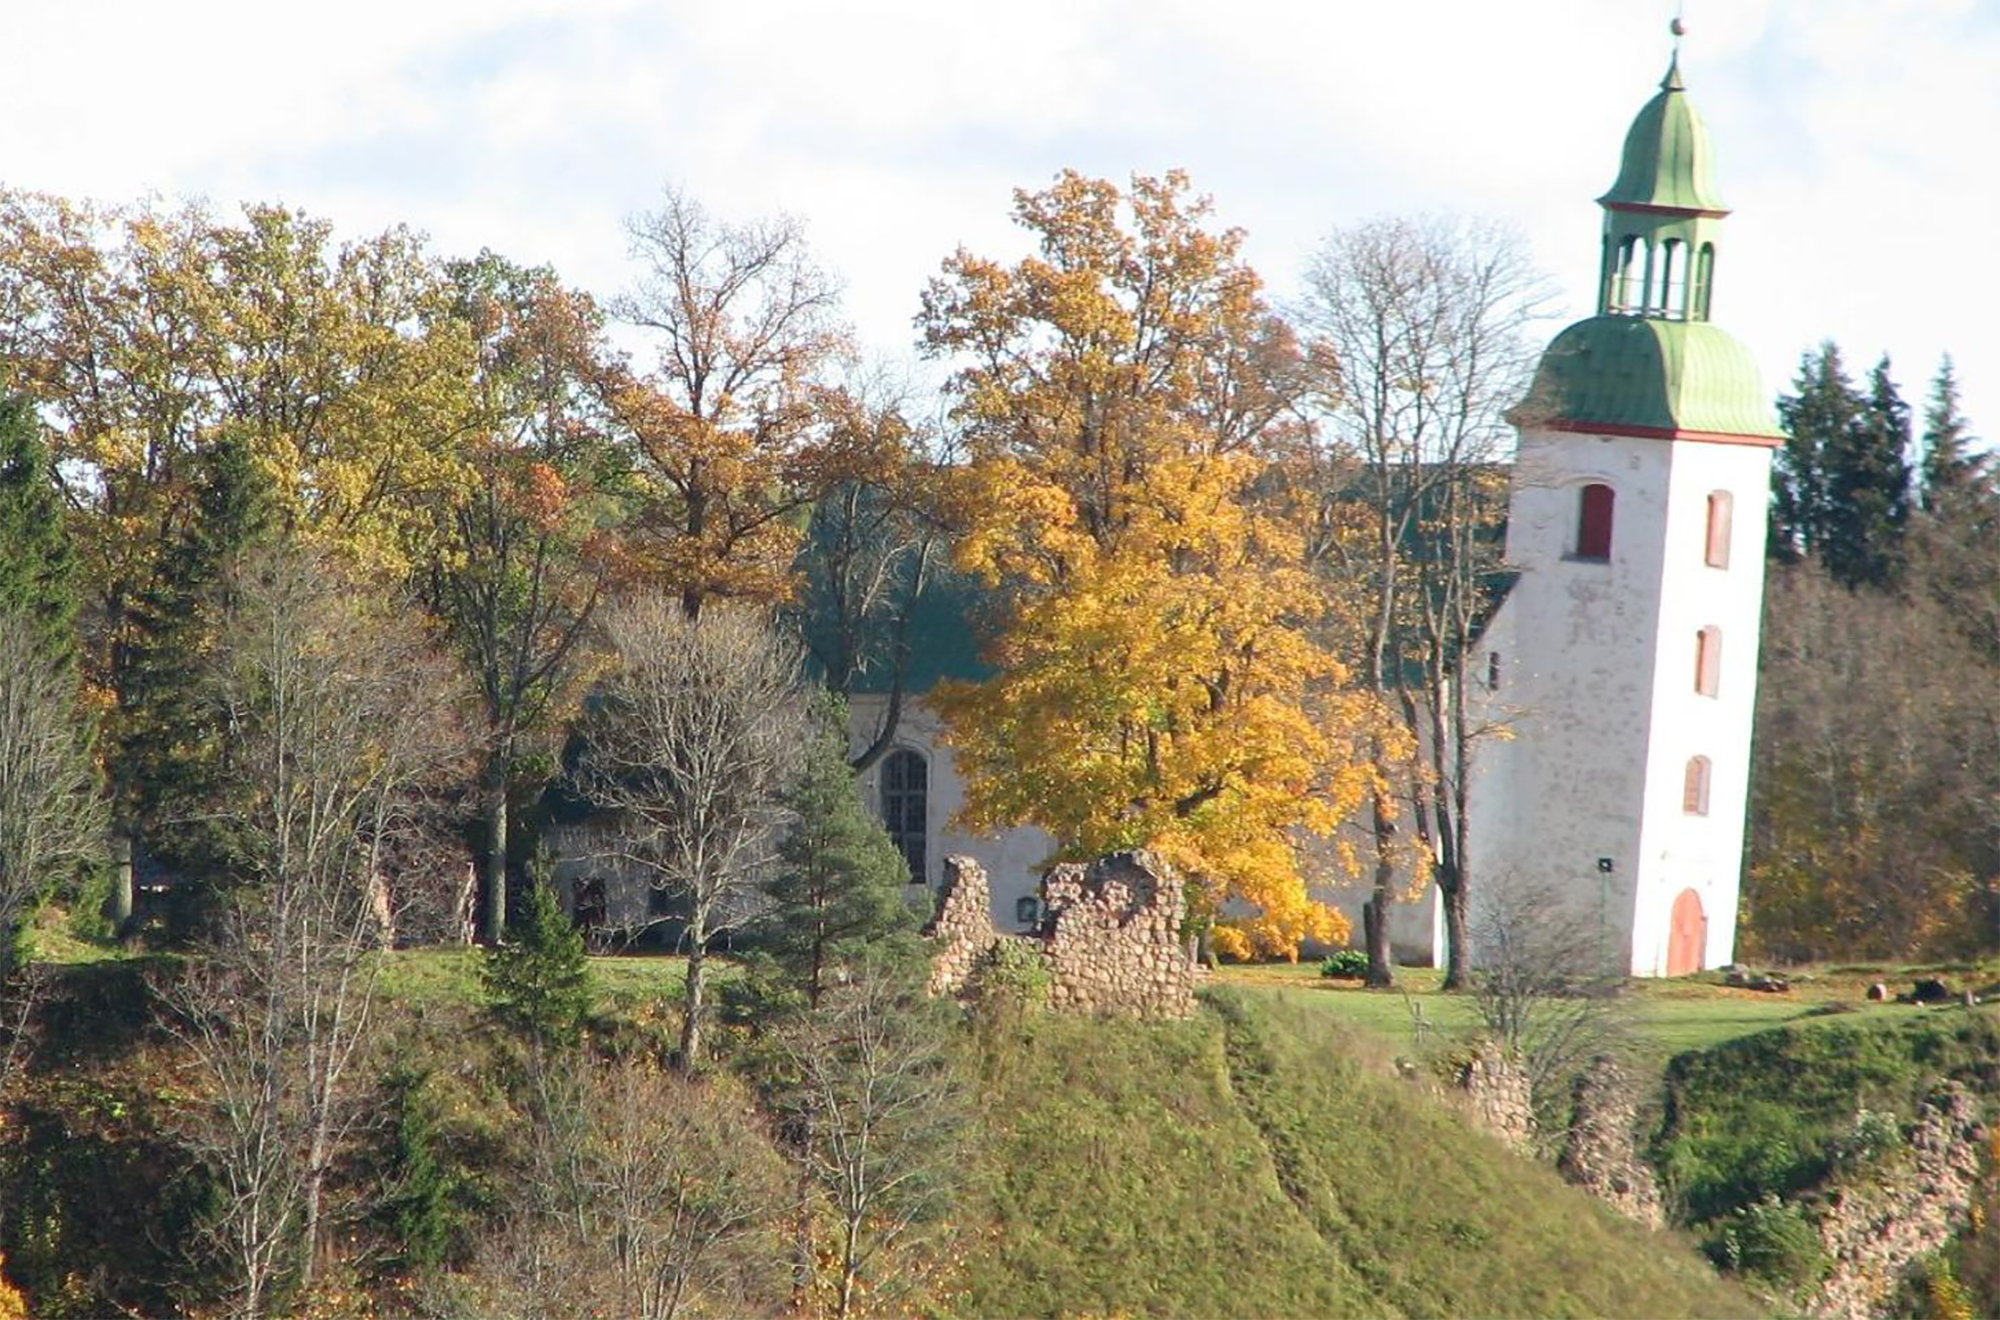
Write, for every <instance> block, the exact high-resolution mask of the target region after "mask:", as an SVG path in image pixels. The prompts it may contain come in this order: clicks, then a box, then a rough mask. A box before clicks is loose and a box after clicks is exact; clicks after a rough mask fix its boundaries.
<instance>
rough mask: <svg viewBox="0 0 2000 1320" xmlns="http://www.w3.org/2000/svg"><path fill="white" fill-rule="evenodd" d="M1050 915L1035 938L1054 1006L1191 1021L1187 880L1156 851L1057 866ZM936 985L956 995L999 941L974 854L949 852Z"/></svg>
mask: <svg viewBox="0 0 2000 1320" xmlns="http://www.w3.org/2000/svg"><path fill="white" fill-rule="evenodd" d="M1042 893H1043V917H1042V921H1041V924H1040V926H1039V927H1038V928H1037V929H1036V931H1035V933H1034V934H1033V935H1032V936H1030V937H1029V940H1030V942H1031V943H1033V944H1034V945H1035V946H1036V947H1037V948H1038V949H1039V951H1040V953H1041V956H1042V959H1043V961H1044V962H1045V963H1046V965H1047V967H1048V969H1049V975H1050V987H1049V1003H1050V1006H1051V1007H1054V1008H1056V1009H1060V1010H1063V1011H1067V1012H1073V1013H1113V1014H1118V1013H1124V1014H1132V1015H1135V1016H1139V1017H1155V1018H1184V1017H1187V1016H1189V1015H1190V1014H1192V1013H1193V1012H1194V987H1195V981H1196V979H1197V975H1198V973H1197V971H1196V969H1195V967H1194V965H1193V963H1192V962H1191V961H1190V960H1189V958H1188V952H1187V949H1186V948H1185V947H1184V946H1183V945H1182V944H1181V942H1180V925H1181V914H1182V912H1183V902H1184V898H1185V895H1184V892H1183V889H1182V884H1181V880H1180V877H1179V876H1178V875H1176V874H1175V873H1174V871H1173V869H1172V868H1171V867H1168V866H1166V865H1164V864H1162V863H1161V862H1159V861H1158V860H1157V859H1155V858H1154V857H1152V856H1151V855H1150V854H1147V853H1144V852H1125V853H1114V854H1113V855H1111V856H1109V857H1105V858H1102V859H1100V860H1098V861H1095V862H1092V863H1090V864H1089V865H1087V866H1086V865H1082V864H1080V863H1065V864H1063V865H1061V866H1057V867H1055V868H1053V869H1052V870H1051V871H1050V872H1049V875H1048V878H1047V879H1046V880H1045V881H1044V882H1043V885H1042ZM924 934H925V935H927V936H928V937H930V939H931V940H932V941H934V943H935V946H936V950H935V952H934V953H933V954H932V956H931V977H930V991H931V993H932V994H934V995H945V994H956V993H958V992H959V991H960V990H962V989H963V988H964V986H965V982H966V979H967V977H969V976H970V975H971V974H972V970H973V967H974V966H975V965H976V964H977V963H978V961H979V959H980V958H981V957H983V956H984V955H985V954H986V952H987V951H988V950H989V949H991V948H992V947H993V945H994V943H995V942H996V941H997V940H999V939H1001V938H1003V937H1002V936H1001V935H1000V934H999V933H998V932H996V931H995V930H994V929H993V920H992V916H991V915H990V909H989V907H988V889H987V880H986V873H985V871H984V870H982V869H981V868H980V866H979V863H977V862H975V861H973V860H972V859H971V858H970V857H963V856H953V857H947V858H945V859H944V879H943V884H942V886H941V893H940V896H939V902H938V910H937V916H936V917H935V918H933V919H932V921H931V924H930V925H929V926H928V927H927V928H926V929H925V931H924Z"/></svg>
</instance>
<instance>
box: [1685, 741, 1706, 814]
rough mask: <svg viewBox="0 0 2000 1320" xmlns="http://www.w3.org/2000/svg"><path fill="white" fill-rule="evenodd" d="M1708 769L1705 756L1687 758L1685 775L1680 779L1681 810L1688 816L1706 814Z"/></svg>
mask: <svg viewBox="0 0 2000 1320" xmlns="http://www.w3.org/2000/svg"><path fill="white" fill-rule="evenodd" d="M1708 771H1709V764H1708V758H1707V757H1706V756H1695V757H1690V758H1689V759H1688V764H1687V777H1686V778H1685V779H1684V780H1682V781H1681V812H1682V814H1683V815H1688V816H1706V815H1707V814H1708Z"/></svg>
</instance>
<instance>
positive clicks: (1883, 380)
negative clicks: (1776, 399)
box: [1820, 354, 1910, 587]
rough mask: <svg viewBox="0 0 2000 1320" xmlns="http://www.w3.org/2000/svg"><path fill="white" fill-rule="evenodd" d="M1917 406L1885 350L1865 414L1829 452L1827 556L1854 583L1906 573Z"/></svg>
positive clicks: (1824, 458)
mask: <svg viewBox="0 0 2000 1320" xmlns="http://www.w3.org/2000/svg"><path fill="white" fill-rule="evenodd" d="M1909 453H1910V407H1909V405H1908V404H1906V403H1904V402H1903V397H1902V395H1901V394H1900V393H1898V392H1897V389H1896V385H1895V382H1894V381H1893V380H1892V379H1890V376H1889V358H1888V356H1887V355H1886V354H1885V355H1884V356H1883V358H1882V360H1881V361H1880V362H1878V363H1876V364H1875V369H1874V371H1872V372H1870V373H1869V379H1868V395H1867V398H1866V399H1865V400H1864V401H1863V403H1862V407H1861V410H1860V413H1859V415H1858V416H1857V417H1856V418H1855V422H1854V424H1853V425H1852V426H1849V427H1847V428H1845V429H1843V430H1842V431H1840V432H1838V433H1837V434H1836V435H1835V436H1833V437H1831V438H1830V439H1829V441H1828V443H1827V444H1826V446H1825V448H1824V449H1823V450H1822V453H1821V464H1822V470H1823V471H1824V473H1825V481H1826V518H1825V538H1824V541H1823V543H1822V545H1821V547H1820V558H1821V559H1822V560H1823V561H1824V562H1825V564H1826V567H1827V571H1828V572H1829V573H1831V574H1832V575H1833V577H1834V580H1835V581H1837V582H1839V583H1841V584H1842V585H1843V586H1847V587H1858V586H1871V587H1887V586H1893V585H1895V584H1896V583H1897V582H1898V581H1900V579H1901V577H1902V571H1903V564H1904V556H1903V530H1904V528H1905V527H1906V526H1907V525H1908V522H1909V516H1910V460H1909Z"/></svg>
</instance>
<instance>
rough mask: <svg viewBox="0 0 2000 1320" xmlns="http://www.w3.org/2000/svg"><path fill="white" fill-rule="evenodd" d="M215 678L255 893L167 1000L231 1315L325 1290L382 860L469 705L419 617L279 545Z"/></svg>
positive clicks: (450, 762)
mask: <svg viewBox="0 0 2000 1320" xmlns="http://www.w3.org/2000/svg"><path fill="white" fill-rule="evenodd" d="M229 599H230V602H231V604H230V607H229V609H228V611H227V612H226V613H225V615H224V617H223V621H222V629H221V632H220V639H219V646H218V649H217V653H216V656H215V660H214V667H213V669H212V670H211V675H212V678H211V682H212V687H211V689H210V690H211V692H212V693H213V700H214V702H215V706H214V710H215V713H216V716H217V718H218V719H219V720H220V722H221V723H222V725H223V727H224V728H225V729H226V730H227V735H228V738H229V740H230V742H231V744H232V747H231V753H230V765H231V773H232V775H234V776H235V777H237V778H238V779H239V781H240V783H241V784H242V785H243V786H244V788H245V789H246V792H245V807H244V813H243V819H242V822H241V833H240V838H241V842H242V848H243V866H244V873H245V883H243V884H242V885H240V886H238V887H237V888H236V889H235V890H234V891H233V892H232V893H231V894H230V895H229V898H228V902H227V905H226V907H225V909H224V911H223V913H222V914H221V916H220V918H219V921H218V927H217V931H216V934H215V936H214V937H213V939H211V940H210V941H209V942H208V943H207V945H206V946H205V947H204V948H202V949H201V950H200V951H199V954H198V956H196V957H193V958H191V959H190V960H189V961H188V963H187V965H186V967H185V969H184V970H183V971H182V972H181V973H180V974H179V975H178V976H172V977H170V978H169V979H167V980H166V981H165V982H164V983H163V985H162V986H161V991H160V993H161V997H162V1000H163V1002H164V1004H165V1005H166V1007H167V1010H168V1015H167V1018H166V1025H167V1027H168V1029H169V1030H170V1031H172V1032H173V1034H174V1035H175V1036H176V1037H177V1038H178V1039H179V1040H180V1041H181V1043H182V1044H183V1045H184V1046H185V1047H186V1048H187V1050H188V1052H189V1056H190V1058H191V1059H192V1061H193V1066H194V1072H195V1076H196V1077H198V1078H199V1085H198V1086H197V1087H196V1089H195V1091H194V1094H193V1095H192V1096H191V1097H190V1098H189V1099H188V1100H186V1101H185V1102H184V1103H183V1104H182V1106H181V1109H180V1113H179V1115H178V1118H179V1120H180V1123H181V1126H182V1131H183V1135H184V1138H185V1140H186V1141H187V1143H188V1145H189V1148H190V1150H191V1152H192V1153H193V1154H194V1155H195V1157H196V1158H197V1159H199V1160H201V1161H202V1162H203V1163H204V1164H205V1165H206V1166H207V1167H208V1169H209V1171H210V1173H211V1175H212V1176H213V1177H214V1178H215V1180H216V1182H217V1184H218V1186H219V1187H220V1188H221V1196H220V1198H219V1200H218V1202H217V1205H216V1209H215V1213H214V1216H213V1219H212V1220H211V1221H210V1223H209V1224H208V1226H207V1228H208V1242H209V1244H210V1246H211V1247H212V1248H213V1249H215V1250H217V1251H218V1252H219V1253H220V1255H221V1258H222V1259H223V1260H224V1261H225V1262H226V1263H227V1266H228V1269H229V1274H230V1279H229V1286H230V1296H231V1308H232V1311H233V1313H234V1314H238V1315H242V1316H246V1317H255V1316H261V1315H267V1314H270V1313H271V1311H272V1308H273V1307H274V1306H275V1305H276V1304H277V1298H278V1296H279V1294H280V1292H281V1291H282V1290H283V1289H284V1288H285V1287H286V1286H287V1284H289V1283H296V1284H297V1285H298V1286H300V1287H308V1286H310V1284H311V1281H312V1278H313V1273H314V1267H315V1261H316V1255H317V1252H318V1250H319V1249H320V1247H321V1245H322V1237H323V1234H324V1232H325V1223H326V1204H325V1203H326V1188H327V1185H328V1178H329V1175H330V1172H331V1170H332V1168H333V1165H334V1161H335V1158H336V1156H337V1155H338V1154H339V1152H340V1151H341V1149H342V1148H343V1146H344V1145H345V1143H346V1142H347V1141H348V1139H349V1138H350V1136H351V1135H352V1133H353V1132H354V1130H355V1125H356V1123H357V1122H358V1119H359V1115H360V1112H361V1106H360V1105H359V1103H358V1097H357V1089H356V1088H355V1087H354V1086H353V1085H352V1084H351V1081H352V1077H351V1075H352V1072H353V1065H354V1063H355V1061H356V1060H357V1059H358V1058H359V1057H360V1055H361V1052H362V1050H363V1048H364V1045H365V1042H366V1041H367V1040H368V1025H369V1019H370V1015H371V1011H372V1006H373V1000H374V980H375V974H376V970H377V967H378V960H377V959H375V958H373V957H371V954H372V953H373V951H374V950H375V949H376V948H377V947H379V946H380V944H381V943H382V942H383V940H384V938H385V937H386V934H387V927H388V924H389V921H390V919H391V915H392V914H391V913H390V912H389V911H388V910H387V909H388V904H389V902H390V891H389V890H388V888H387V886H386V884H385V875H384V872H385V866H384V861H385V858H386V857H387V856H388V855H389V854H390V852H391V850H392V849H393V848H394V847H395V846H396V843H397V840H398V838H399V836H400V835H401V834H402V833H403V831H404V830H405V829H406V828H407V827H408V826H409V825H410V824H411V822H412V820H413V818H414V816H415V809H416V808H417V807H418V806H419V805H420V804H421V802H422V800H423V798H424V797H425V796H426V795H427V794H428V793H429V792H431V791H433V790H434V789H435V787H436V786H437V785H438V784H439V783H441V782H448V781H449V780H450V778H451V777H452V775H453V774H454V773H455V772H456V771H458V769H459V765H458V762H459V760H460V759H461V758H462V756H463V749H464V746H465V739H464V737H463V735H462V725H461V722H460V719H459V710H458V704H457V696H458V694H457V691H456V689H455V687H454V686H453V685H452V684H451V682H450V681H449V675H448V674H447V673H446V671H445V670H444V668H443V666H441V665H440V664H439V662H438V661H437V659H436V658H435V657H434V656H432V655H431V654H430V653H429V652H428V650H427V649H426V648H425V645H424V639H423V637H422V635H421V632H420V631H419V630H418V629H417V628H416V627H414V626H413V620H412V619H411V617H410V615H409V613H408V612H407V611H398V610H396V609H394V608H393V602H389V601H384V600H383V599H382V597H381V596H380V595H379V594H378V593H373V592H364V591H359V590H356V589H355V584H354V583H353V582H352V581H351V580H348V579H346V578H344V577H343V575H342V574H341V573H340V572H339V571H338V570H337V569H336V568H335V567H334V565H333V564H331V563H330V562H329V561H327V560H325V559H324V558H321V557H318V556H314V555H311V554H308V553H305V552H302V551H300V550H298V549H297V548H295V547H286V546H279V547H275V548H273V549H271V550H269V551H267V552H265V553H263V554H261V555H259V556H256V557H254V558H252V559H251V560H249V561H247V562H246V563H245V564H244V565H242V566H241V567H240V568H239V569H238V572H237V577H236V581H235V582H234V584H233V589H232V590H231V592H230V593H229Z"/></svg>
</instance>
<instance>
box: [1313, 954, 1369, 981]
mask: <svg viewBox="0 0 2000 1320" xmlns="http://www.w3.org/2000/svg"><path fill="white" fill-rule="evenodd" d="M1319 974H1320V975H1321V976H1325V977H1330V978H1332V979H1334V980H1337V981H1359V980H1360V979H1361V978H1362V977H1364V976H1366V975H1368V955H1367V954H1366V953H1365V952H1363V951H1362V950H1360V949H1336V950H1335V951H1334V952H1332V953H1329V954H1328V955H1326V957H1325V958H1324V959H1322V960H1321V962H1320V965H1319Z"/></svg>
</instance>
